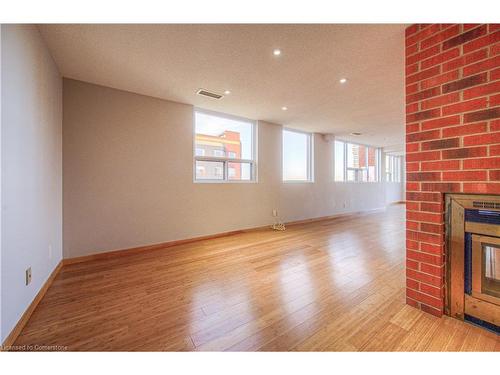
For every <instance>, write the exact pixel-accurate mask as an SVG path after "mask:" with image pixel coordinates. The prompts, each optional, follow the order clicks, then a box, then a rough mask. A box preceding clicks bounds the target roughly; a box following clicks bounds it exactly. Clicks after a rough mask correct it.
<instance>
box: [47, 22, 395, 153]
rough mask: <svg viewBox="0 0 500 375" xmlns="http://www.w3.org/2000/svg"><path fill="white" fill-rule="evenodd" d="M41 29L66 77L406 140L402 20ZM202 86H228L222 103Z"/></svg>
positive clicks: (294, 124)
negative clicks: (384, 22)
mask: <svg viewBox="0 0 500 375" xmlns="http://www.w3.org/2000/svg"><path fill="white" fill-rule="evenodd" d="M39 28H40V31H41V33H42V35H43V37H44V38H45V40H46V42H47V45H48V47H49V49H50V51H51V53H52V55H53V57H54V59H55V61H56V63H57V65H58V66H59V69H60V71H61V74H62V75H63V76H65V77H69V78H73V79H78V80H82V81H87V82H92V83H96V84H100V85H105V86H109V87H113V88H117V89H122V90H127V91H132V92H136V93H139V94H144V95H150V96H154V97H159V98H164V99H169V100H173V101H178V102H182V103H189V104H193V105H195V106H199V107H202V108H206V109H212V110H216V111H222V112H226V113H231V114H234V115H239V116H243V117H248V118H252V119H258V120H266V121H270V122H274V123H279V124H284V125H286V126H288V127H291V128H297V129H302V130H308V131H315V132H320V133H333V134H335V135H337V136H339V137H340V138H344V139H351V140H355V141H358V142H361V143H369V144H373V145H378V146H392V147H401V146H402V145H403V142H404V71H403V66H404V25H398V24H389V25H375V24H368V25H366V24H365V25H355V24H349V25H339V24H336V25H300V24H299V25H269V24H268V25H257V24H256V25H221V24H218V25H91V24H85V25H63V24H61V25H39ZM274 48H280V49H281V51H282V54H281V56H279V57H276V56H274V55H273V53H272V51H273V49H274ZM342 77H346V78H347V79H348V81H347V83H345V84H343V85H342V84H340V83H339V79H340V78H342ZM199 88H205V89H208V90H212V91H215V92H219V93H223V92H224V90H231V94H230V95H228V96H226V97H224V98H223V99H222V100H220V101H215V100H213V99H208V98H203V97H200V96H197V95H195V92H196V91H197V89H199ZM283 106H286V107H288V110H287V111H282V110H281V107H283ZM351 132H361V133H363V135H362V136H359V137H350V136H349V133H351Z"/></svg>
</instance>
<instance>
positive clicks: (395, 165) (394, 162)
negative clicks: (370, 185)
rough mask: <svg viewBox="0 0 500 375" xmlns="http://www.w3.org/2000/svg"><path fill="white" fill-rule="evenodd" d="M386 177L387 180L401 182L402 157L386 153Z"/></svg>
mask: <svg viewBox="0 0 500 375" xmlns="http://www.w3.org/2000/svg"><path fill="white" fill-rule="evenodd" d="M385 179H386V181H387V182H401V157H400V156H394V155H385Z"/></svg>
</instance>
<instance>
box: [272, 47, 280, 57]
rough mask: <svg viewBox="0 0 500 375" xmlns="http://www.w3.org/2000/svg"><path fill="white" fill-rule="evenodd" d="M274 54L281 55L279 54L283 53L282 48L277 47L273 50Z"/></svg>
mask: <svg viewBox="0 0 500 375" xmlns="http://www.w3.org/2000/svg"><path fill="white" fill-rule="evenodd" d="M273 55H274V56H279V55H281V50H280V49H278V48H276V49H275V50H274V51H273Z"/></svg>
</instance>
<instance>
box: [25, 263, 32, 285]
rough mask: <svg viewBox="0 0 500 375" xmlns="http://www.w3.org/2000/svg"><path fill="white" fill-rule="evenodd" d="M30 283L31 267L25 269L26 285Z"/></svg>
mask: <svg viewBox="0 0 500 375" xmlns="http://www.w3.org/2000/svg"><path fill="white" fill-rule="evenodd" d="M29 283H31V267H29V268H28V269H27V270H26V285H29Z"/></svg>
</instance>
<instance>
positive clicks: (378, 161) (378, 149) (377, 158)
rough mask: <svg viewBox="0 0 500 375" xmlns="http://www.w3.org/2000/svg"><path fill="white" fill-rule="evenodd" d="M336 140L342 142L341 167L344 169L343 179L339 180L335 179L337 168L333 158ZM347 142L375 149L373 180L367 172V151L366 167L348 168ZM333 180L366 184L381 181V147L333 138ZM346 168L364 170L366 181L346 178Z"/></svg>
mask: <svg viewBox="0 0 500 375" xmlns="http://www.w3.org/2000/svg"><path fill="white" fill-rule="evenodd" d="M336 142H342V144H343V149H344V150H343V153H344V164H343V169H344V179H343V181H339V180H336V179H335V178H336V168H337V162H336V160H335V159H336V158H335V147H336V146H337V145H336ZM348 144H351V145H355V146H364V147H366V148H367V149H368V148H372V149H374V150H375V164H376V165H375V176H376V179H375V181H370V174H369V172H370V171H369V167H368V154H369V153H368V152H366V156H365V157H366V165H367V166H366V168H348V167H347V165H348V160H347V145H348ZM332 154H333V181H334V182H338V183H351V184H368V183H371V184H377V183H380V182H382V165H381V164H382V148H381V147H376V146H370V145H367V144H364V143H358V142H352V141H345V140H343V139H335V140H334V141H333V153H332ZM383 167H384V170H385V165H384V166H383ZM348 170H353V171H354V172H355V174H356V173H359V172H360V171H363V170H366V179H367V181H348V180H347V172H348Z"/></svg>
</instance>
